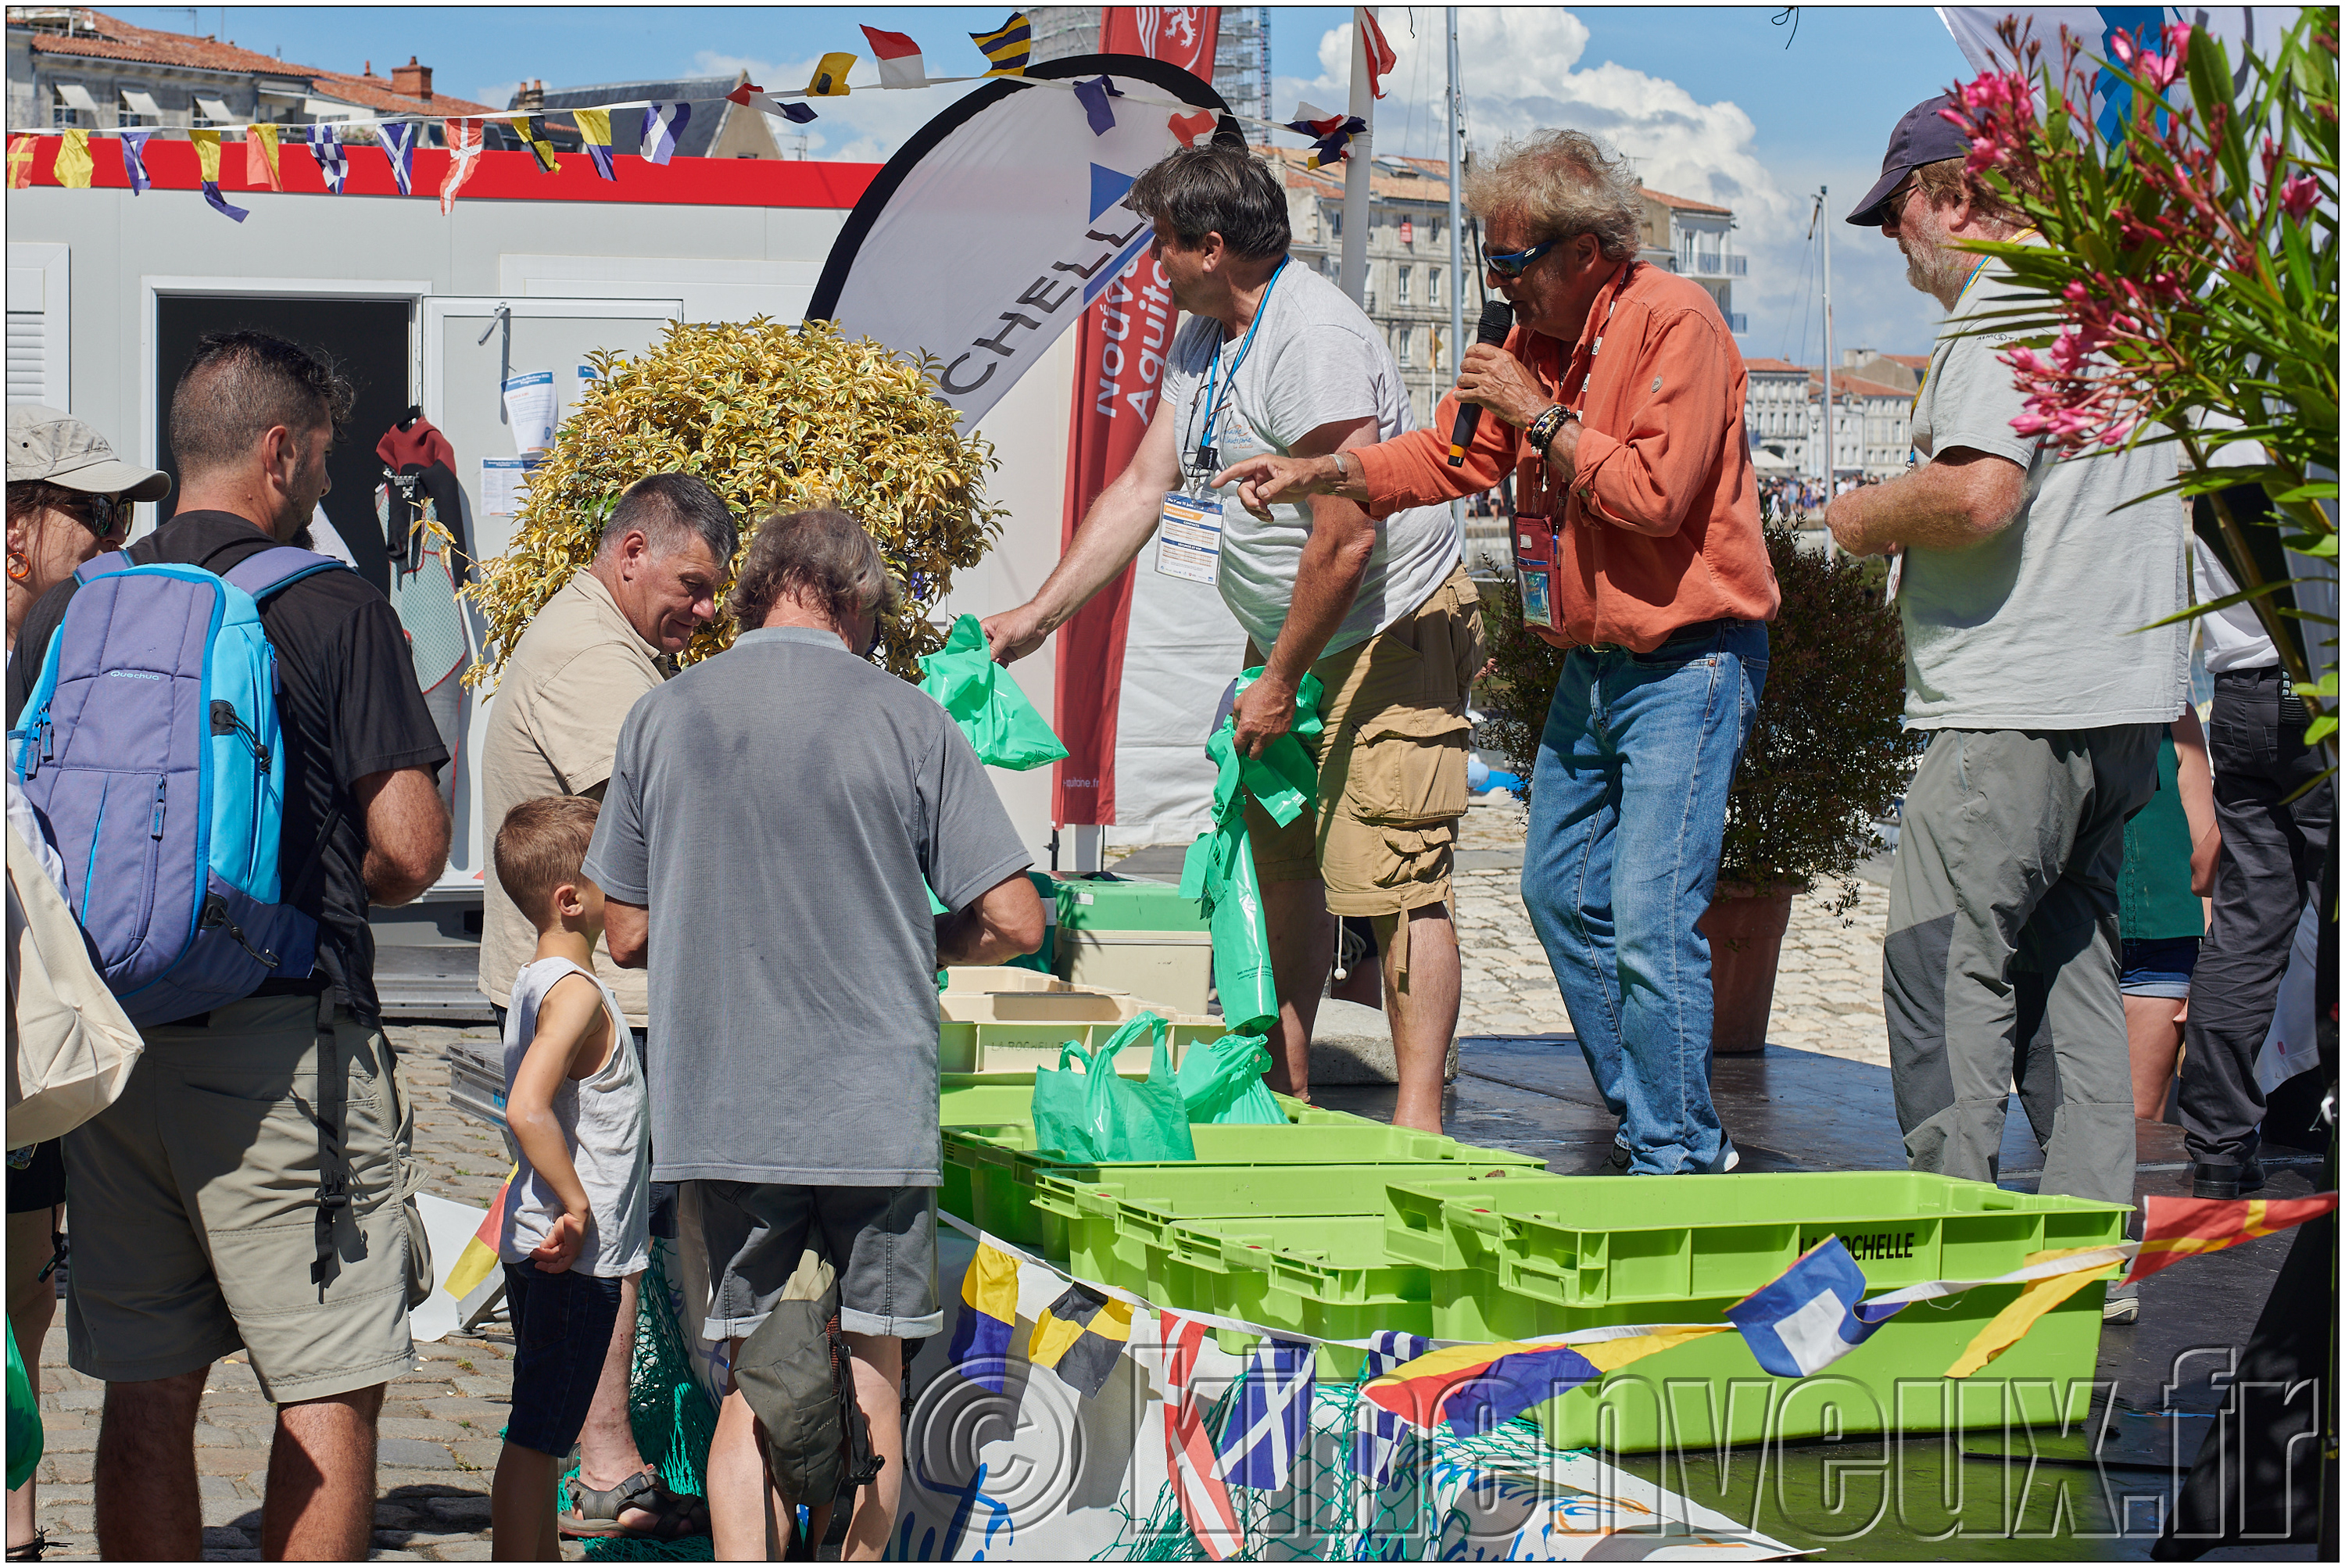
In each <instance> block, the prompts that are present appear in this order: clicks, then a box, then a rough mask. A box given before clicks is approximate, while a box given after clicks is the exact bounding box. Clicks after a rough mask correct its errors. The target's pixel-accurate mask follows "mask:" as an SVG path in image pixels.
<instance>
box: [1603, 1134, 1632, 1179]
mask: <svg viewBox="0 0 2345 1568" xmlns="http://www.w3.org/2000/svg"><path fill="white" fill-rule="evenodd" d="M1636 1157H1637V1156H1636V1152H1635V1151H1634V1150H1632V1149H1630V1148H1629V1145H1626V1144H1624V1143H1622V1142H1621V1141H1620V1140H1619V1137H1617V1136H1616V1137H1614V1138H1613V1140H1612V1148H1611V1152H1610V1153H1609V1154H1607V1155H1606V1156H1604V1168H1603V1169H1602V1170H1600V1171H1598V1172H1597V1173H1596V1174H1597V1175H1598V1176H1627V1175H1628V1174H1629V1162H1630V1161H1632V1160H1634V1159H1635V1158H1636Z"/></svg>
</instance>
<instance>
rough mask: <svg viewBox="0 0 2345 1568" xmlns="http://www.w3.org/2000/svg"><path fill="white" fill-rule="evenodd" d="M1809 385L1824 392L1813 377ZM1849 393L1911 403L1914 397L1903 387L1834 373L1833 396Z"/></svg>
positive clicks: (1843, 373)
mask: <svg viewBox="0 0 2345 1568" xmlns="http://www.w3.org/2000/svg"><path fill="white" fill-rule="evenodd" d="M1808 384H1809V385H1810V386H1812V387H1815V388H1816V389H1817V390H1818V391H1819V392H1821V391H1822V382H1821V381H1820V380H1819V379H1818V378H1816V377H1814V376H1812V375H1811V376H1810V377H1809V378H1808ZM1847 392H1854V393H1855V394H1856V395H1857V396H1859V397H1902V398H1904V399H1905V400H1907V401H1908V402H1911V401H1912V400H1913V397H1914V394H1913V393H1912V392H1908V391H1906V390H1905V389H1904V388H1903V387H1893V386H1890V385H1888V384H1886V383H1885V382H1874V381H1867V380H1865V379H1864V378H1863V376H1853V375H1849V374H1847V373H1845V372H1837V371H1836V372H1833V373H1832V395H1833V396H1834V397H1839V396H1841V395H1843V393H1847Z"/></svg>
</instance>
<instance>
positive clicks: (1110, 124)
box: [1075, 76, 1123, 136]
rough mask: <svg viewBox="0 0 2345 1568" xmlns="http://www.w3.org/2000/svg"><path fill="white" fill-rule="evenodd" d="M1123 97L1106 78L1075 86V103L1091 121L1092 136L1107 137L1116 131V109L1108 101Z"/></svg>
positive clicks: (1097, 77)
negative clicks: (1079, 105)
mask: <svg viewBox="0 0 2345 1568" xmlns="http://www.w3.org/2000/svg"><path fill="white" fill-rule="evenodd" d="M1120 97H1123V95H1122V93H1120V92H1117V91H1116V90H1115V83H1114V82H1112V81H1111V80H1110V79H1109V78H1107V77H1105V76H1095V77H1093V78H1092V79H1091V80H1090V81H1088V82H1077V83H1076V84H1075V101H1076V102H1077V103H1080V104H1081V105H1082V106H1083V117H1084V118H1086V119H1088V120H1089V121H1091V135H1093V136H1105V135H1107V133H1108V132H1110V131H1112V130H1113V129H1115V109H1114V107H1113V106H1112V105H1111V104H1110V103H1109V102H1108V99H1110V98H1120Z"/></svg>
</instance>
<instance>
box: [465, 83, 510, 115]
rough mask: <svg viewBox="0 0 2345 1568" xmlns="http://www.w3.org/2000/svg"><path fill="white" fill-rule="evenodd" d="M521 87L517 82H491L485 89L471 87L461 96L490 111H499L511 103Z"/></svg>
mask: <svg viewBox="0 0 2345 1568" xmlns="http://www.w3.org/2000/svg"><path fill="white" fill-rule="evenodd" d="M521 87H522V85H521V83H520V82H518V81H512V82H492V83H491V84H490V85H489V86H487V87H473V88H472V89H471V90H470V91H468V92H466V93H465V94H464V95H463V96H464V97H468V98H470V99H472V102H474V103H476V104H486V105H488V106H489V107H491V108H492V109H501V108H503V107H505V106H506V105H507V104H509V103H511V102H513V95H514V94H515V93H517V92H519V91H521Z"/></svg>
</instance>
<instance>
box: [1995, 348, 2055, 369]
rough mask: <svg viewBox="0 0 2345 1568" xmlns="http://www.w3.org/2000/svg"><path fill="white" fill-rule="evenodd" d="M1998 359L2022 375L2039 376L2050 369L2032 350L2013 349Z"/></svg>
mask: <svg viewBox="0 0 2345 1568" xmlns="http://www.w3.org/2000/svg"><path fill="white" fill-rule="evenodd" d="M1998 357H1999V358H2000V359H2001V360H2002V361H2003V362H2004V363H2005V364H2007V365H2009V366H2010V367H2011V368H2012V369H2013V370H2015V371H2017V372H2019V373H2020V374H2022V375H2029V376H2040V375H2043V374H2044V373H2045V372H2046V371H2048V370H2049V369H2050V368H2051V367H2049V366H2048V365H2046V363H2045V362H2044V361H2043V360H2042V359H2041V358H2040V357H2039V356H2038V355H2037V354H2036V352H2035V350H2034V349H2024V348H2023V349H2013V350H2011V351H2008V352H2006V353H2004V354H2002V355H1999V356H1998Z"/></svg>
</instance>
